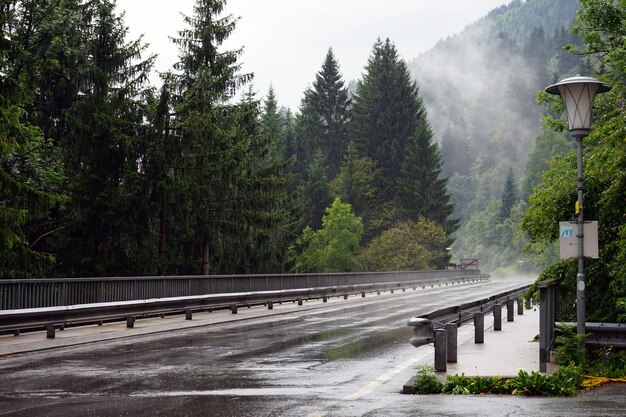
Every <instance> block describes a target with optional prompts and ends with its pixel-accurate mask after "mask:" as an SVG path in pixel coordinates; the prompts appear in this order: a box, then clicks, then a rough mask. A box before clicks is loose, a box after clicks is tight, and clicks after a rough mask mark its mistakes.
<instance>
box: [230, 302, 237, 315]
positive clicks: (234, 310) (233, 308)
mask: <svg viewBox="0 0 626 417" xmlns="http://www.w3.org/2000/svg"><path fill="white" fill-rule="evenodd" d="M230 312H231V313H232V314H237V304H232V305H231V306H230Z"/></svg>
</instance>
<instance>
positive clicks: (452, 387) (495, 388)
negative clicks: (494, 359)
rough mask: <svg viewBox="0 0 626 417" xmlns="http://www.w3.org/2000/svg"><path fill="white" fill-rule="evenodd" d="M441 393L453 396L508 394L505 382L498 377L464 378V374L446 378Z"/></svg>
mask: <svg viewBox="0 0 626 417" xmlns="http://www.w3.org/2000/svg"><path fill="white" fill-rule="evenodd" d="M442 393H444V394H453V395H468V394H508V393H509V391H508V390H507V386H506V380H504V379H502V378H500V377H498V376H491V377H466V376H465V374H461V375H460V376H459V375H450V376H449V377H448V378H446V383H445V384H444V386H443V389H442Z"/></svg>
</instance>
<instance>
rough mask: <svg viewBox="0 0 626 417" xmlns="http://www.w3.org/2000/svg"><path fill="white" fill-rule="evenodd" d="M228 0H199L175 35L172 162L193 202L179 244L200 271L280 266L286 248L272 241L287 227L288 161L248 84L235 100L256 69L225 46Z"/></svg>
mask: <svg viewBox="0 0 626 417" xmlns="http://www.w3.org/2000/svg"><path fill="white" fill-rule="evenodd" d="M225 3H226V2H225V1H216V0H198V1H197V2H196V4H195V7H194V15H193V16H191V17H186V18H185V21H186V23H187V24H188V26H189V27H188V28H187V29H185V30H183V31H180V32H179V37H178V38H177V39H175V42H176V44H177V45H178V46H179V49H180V62H179V63H178V64H177V65H176V66H175V68H176V69H177V70H179V71H180V72H179V73H178V74H175V75H174V76H173V79H174V80H175V86H176V94H175V101H174V110H175V113H176V117H175V125H176V128H177V129H178V130H177V135H178V140H179V141H180V143H181V146H180V153H179V154H178V155H177V156H176V159H177V161H176V162H175V163H176V165H175V166H174V170H175V172H176V174H175V175H176V176H177V177H178V178H179V179H177V181H178V182H179V183H180V184H181V187H182V188H183V190H184V192H183V195H184V196H185V200H184V201H182V202H179V204H181V203H182V204H183V205H184V206H185V207H187V208H188V209H187V211H185V212H183V213H181V214H182V216H181V217H180V218H179V221H181V222H182V223H183V224H185V225H186V226H185V230H189V231H191V232H192V233H190V234H188V235H187V236H185V238H184V240H181V241H179V242H178V245H177V248H176V250H177V251H178V252H179V253H180V255H179V257H180V258H181V259H186V260H187V265H188V266H187V268H189V269H190V270H191V271H200V272H201V273H203V274H208V273H213V272H220V273H235V272H248V273H252V272H256V271H258V270H259V269H263V270H265V271H267V270H268V269H271V268H279V267H280V265H278V264H280V263H281V262H282V261H281V260H280V257H281V256H282V255H281V254H272V253H273V252H272V251H276V250H280V249H281V248H280V247H272V245H273V244H277V243H278V242H279V241H280V240H281V239H282V237H281V236H279V234H284V233H285V231H284V227H283V225H282V223H281V222H282V221H283V220H284V218H285V217H286V211H285V208H284V206H285V204H286V198H287V197H286V193H285V187H286V185H287V176H286V175H285V171H286V168H287V165H286V163H285V162H284V161H282V160H280V159H279V158H275V156H276V155H273V154H272V150H274V149H276V148H277V147H278V140H279V137H277V136H276V135H277V134H278V133H279V132H278V131H277V126H269V125H267V124H266V125H264V124H263V122H262V120H261V111H260V103H259V101H258V100H257V99H256V98H255V97H254V94H253V93H252V92H251V91H248V93H246V94H245V95H244V98H243V100H242V101H240V102H239V103H235V104H233V103H232V98H233V96H234V95H235V94H236V93H237V91H238V90H239V89H240V88H241V87H242V86H244V85H246V84H247V83H249V82H250V81H251V79H252V74H240V64H238V63H237V59H238V56H239V55H240V54H241V50H234V51H222V50H221V49H220V48H221V46H222V44H223V42H224V41H225V40H226V39H227V38H228V37H229V36H230V35H231V33H232V32H233V30H234V29H235V26H236V21H237V19H235V18H233V17H232V16H231V15H226V16H221V14H222V12H223V11H224V7H225ZM272 106H273V104H272V103H270V107H272ZM270 110H271V112H274V110H273V109H270ZM268 254H270V255H268ZM198 255H200V256H198ZM277 265H278V266H277Z"/></svg>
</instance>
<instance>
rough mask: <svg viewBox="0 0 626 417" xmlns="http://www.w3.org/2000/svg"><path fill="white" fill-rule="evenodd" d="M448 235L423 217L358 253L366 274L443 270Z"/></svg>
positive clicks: (384, 234) (400, 225)
mask: <svg viewBox="0 0 626 417" xmlns="http://www.w3.org/2000/svg"><path fill="white" fill-rule="evenodd" d="M447 242H448V240H447V235H446V232H445V230H444V229H443V227H442V226H441V225H440V224H438V223H436V222H434V221H432V220H427V219H425V218H423V217H421V218H419V219H418V221H416V222H414V221H411V220H407V221H404V222H400V223H398V224H396V225H395V226H393V227H391V228H390V229H388V230H385V231H384V232H382V233H381V234H380V235H379V236H377V237H375V238H374V239H372V241H371V242H370V243H369V245H368V246H367V247H366V248H365V249H363V250H362V251H361V253H359V256H358V258H359V264H360V265H361V268H362V269H363V270H365V271H404V270H420V269H443V268H445V267H446V266H447V263H448V254H447V251H446V244H447Z"/></svg>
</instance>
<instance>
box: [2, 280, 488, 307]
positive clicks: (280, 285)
mask: <svg viewBox="0 0 626 417" xmlns="http://www.w3.org/2000/svg"><path fill="white" fill-rule="evenodd" d="M478 275H480V271H479V270H464V271H458V270H456V271H455V270H443V271H411V272H375V273H343V274H280V275H205V276H164V277H122V278H120V277H117V278H106V277H105V278H71V279H58V278H51V279H20V280H0V310H15V309H22V308H39V307H53V306H68V305H76V304H91V303H107V302H116V301H129V300H145V299H150V298H167V297H184V296H192V295H203V294H224V293H234V292H255V291H278V290H288V289H296V288H320V287H331V286H345V285H360V284H374V283H386V282H387V283H389V282H406V281H419V280H420V279H432V278H439V277H448V278H456V277H467V276H478Z"/></svg>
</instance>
